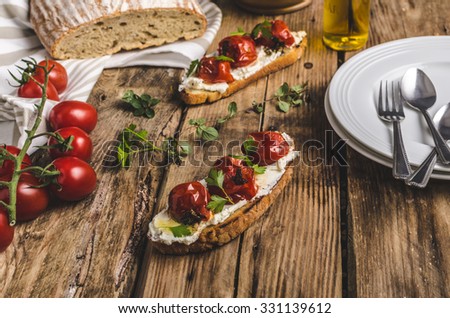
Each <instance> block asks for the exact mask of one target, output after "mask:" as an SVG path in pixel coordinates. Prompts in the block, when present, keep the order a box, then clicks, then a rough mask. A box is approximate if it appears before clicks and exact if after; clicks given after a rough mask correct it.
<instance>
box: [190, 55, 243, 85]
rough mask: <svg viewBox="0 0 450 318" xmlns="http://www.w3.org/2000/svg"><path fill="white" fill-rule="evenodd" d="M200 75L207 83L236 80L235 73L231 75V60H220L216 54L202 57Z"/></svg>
mask: <svg viewBox="0 0 450 318" xmlns="http://www.w3.org/2000/svg"><path fill="white" fill-rule="evenodd" d="M198 77H200V78H201V79H202V80H204V81H205V82H206V83H230V82H232V81H234V78H233V75H231V65H230V62H228V61H220V60H218V59H217V58H216V57H214V56H213V57H204V58H202V59H201V61H200V67H199V69H198Z"/></svg>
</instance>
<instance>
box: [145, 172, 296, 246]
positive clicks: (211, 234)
mask: <svg viewBox="0 0 450 318" xmlns="http://www.w3.org/2000/svg"><path fill="white" fill-rule="evenodd" d="M292 175H293V167H292V165H290V166H288V167H286V171H285V172H284V174H283V176H282V177H281V178H280V180H278V182H277V184H276V185H275V186H274V187H273V189H272V191H271V192H270V193H269V194H268V195H265V196H263V197H260V198H258V199H256V200H254V201H250V202H248V203H247V204H246V205H244V206H243V207H241V208H240V209H238V210H236V211H235V212H234V213H233V215H231V216H230V217H229V218H228V219H226V220H225V221H224V222H222V223H219V224H216V225H211V226H208V227H206V228H205V229H204V230H203V231H202V233H201V234H200V236H199V238H198V240H197V241H195V242H194V243H192V244H190V245H186V244H183V243H178V242H175V243H172V244H171V245H167V244H164V243H162V242H152V244H153V246H154V247H155V248H156V249H157V250H158V251H160V252H161V253H163V254H175V255H183V254H188V253H199V252H205V251H208V250H211V249H213V248H215V247H218V246H222V245H224V244H226V243H228V242H230V241H231V240H232V239H234V238H236V237H237V236H239V235H240V234H241V233H242V232H244V231H245V230H246V229H248V228H249V227H250V226H251V225H252V224H253V223H254V222H255V221H256V220H257V219H259V218H260V217H261V216H262V215H263V214H264V212H266V211H267V210H268V209H269V208H270V206H271V205H272V204H273V203H274V202H275V200H276V199H277V198H278V196H279V195H280V193H281V192H282V191H283V189H284V188H285V187H286V186H287V185H288V184H289V182H290V181H291V179H292Z"/></svg>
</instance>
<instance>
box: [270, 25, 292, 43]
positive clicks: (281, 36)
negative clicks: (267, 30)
mask: <svg viewBox="0 0 450 318" xmlns="http://www.w3.org/2000/svg"><path fill="white" fill-rule="evenodd" d="M272 35H273V36H274V37H275V38H276V39H278V41H280V42H281V43H284V44H285V45H286V46H287V47H289V46H291V45H292V44H294V42H295V39H294V36H293V35H292V33H291V31H289V28H288V26H287V25H286V23H284V21H282V20H274V21H272Z"/></svg>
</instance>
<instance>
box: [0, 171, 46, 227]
mask: <svg viewBox="0 0 450 318" xmlns="http://www.w3.org/2000/svg"><path fill="white" fill-rule="evenodd" d="M7 179H8V178H7V177H2V178H0V180H2V181H9V180H7ZM40 184H41V183H40V182H39V180H38V179H36V178H35V177H34V176H33V175H31V174H29V173H22V174H21V176H20V179H19V183H18V184H17V202H16V219H17V221H19V222H23V221H30V220H34V219H36V218H37V217H38V216H39V215H41V214H42V213H43V212H44V211H45V210H46V209H47V207H48V203H49V196H48V191H47V189H46V188H34V187H35V186H39V185H40ZM0 200H2V201H5V202H7V203H9V190H8V189H7V188H3V189H0Z"/></svg>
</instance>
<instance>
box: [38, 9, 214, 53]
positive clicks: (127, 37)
mask: <svg viewBox="0 0 450 318" xmlns="http://www.w3.org/2000/svg"><path fill="white" fill-rule="evenodd" d="M30 20H31V24H32V25H33V28H34V30H35V31H36V34H37V35H38V37H39V39H40V40H41V42H42V44H43V45H44V47H45V48H46V49H47V50H48V52H49V53H50V54H51V56H52V57H53V58H56V59H80V58H93V57H99V56H103V55H108V54H113V53H116V52H119V51H120V50H132V49H138V48H139V49H142V48H146V47H149V46H159V45H162V44H165V43H171V42H175V41H177V40H179V39H186V40H189V39H193V38H196V37H199V36H201V35H202V34H203V33H204V32H205V30H206V17H205V16H204V14H203V13H202V11H201V8H200V6H199V4H198V3H197V2H196V0H102V1H100V0H83V1H65V0H31V2H30Z"/></svg>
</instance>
